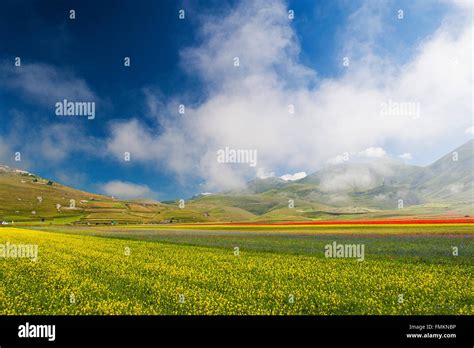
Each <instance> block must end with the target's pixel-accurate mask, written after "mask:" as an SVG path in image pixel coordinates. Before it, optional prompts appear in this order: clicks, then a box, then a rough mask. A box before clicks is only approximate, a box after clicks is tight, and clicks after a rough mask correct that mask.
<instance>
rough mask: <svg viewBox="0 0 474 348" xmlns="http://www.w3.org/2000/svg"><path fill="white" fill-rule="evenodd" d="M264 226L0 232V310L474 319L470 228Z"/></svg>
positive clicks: (473, 247) (59, 228) (55, 228)
mask: <svg viewBox="0 0 474 348" xmlns="http://www.w3.org/2000/svg"><path fill="white" fill-rule="evenodd" d="M260 227H261V228H260ZM260 227H259V229H254V227H251V229H250V230H244V228H243V227H240V228H235V226H232V227H229V226H226V227H225V228H224V227H222V226H212V227H210V226H181V227H180V228H175V229H170V227H169V226H167V227H161V228H159V227H153V228H150V227H140V228H138V227H135V228H112V227H101V228H90V227H89V228H86V227H74V228H73V227H66V226H49V227H44V228H43V229H46V228H47V229H51V231H37V230H36V231H33V230H27V229H17V228H0V243H6V242H9V243H16V244H38V246H39V259H38V261H36V262H33V261H31V260H28V259H21V258H18V259H14V258H0V279H1V280H2V281H1V282H0V314H291V315H292V314H303V315H305V314H316V315H318V314H320V315H334V314H473V313H474V307H473V297H472V288H473V277H472V274H473V266H472V258H473V255H474V243H473V239H472V232H471V230H472V226H371V227H366V226H364V227H360V226H357V227H353V226H347V227H340V226H337V227H327V226H325V227H320V226H318V227H311V228H308V226H305V227H304V228H300V227H291V228H289V227H285V229H280V230H275V229H274V228H273V229H272V228H268V227H267V226H260ZM246 228H247V227H246ZM367 231H368V232H367ZM333 241H336V242H337V243H350V244H354V243H356V244H364V245H365V261H363V262H358V261H357V260H355V259H347V258H346V259H331V258H326V257H324V246H325V245H326V244H330V243H332V242H333ZM452 246H457V247H458V248H459V256H453V255H452ZM235 247H238V248H239V255H238V256H236V255H235V251H236V249H235ZM128 251H129V255H127V254H128ZM400 295H402V297H403V301H401V300H400V298H401V297H400ZM71 299H74V301H71ZM292 299H294V301H292Z"/></svg>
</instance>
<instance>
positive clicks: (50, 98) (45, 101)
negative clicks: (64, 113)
mask: <svg viewBox="0 0 474 348" xmlns="http://www.w3.org/2000/svg"><path fill="white" fill-rule="evenodd" d="M0 85H3V86H5V87H7V88H11V89H14V90H16V91H18V92H20V93H21V94H22V95H24V96H26V97H28V98H30V99H31V100H33V101H34V102H38V103H40V104H42V105H45V106H47V107H51V110H54V104H55V103H56V102H58V101H62V100H63V99H68V100H72V101H96V100H98V98H97V96H96V95H95V94H94V92H92V90H91V89H90V88H89V87H88V85H87V83H86V82H85V81H84V80H83V79H81V78H78V77H77V76H75V75H74V73H72V72H71V71H68V70H64V69H60V68H56V67H54V66H51V65H48V64H42V63H32V64H26V63H25V64H22V65H21V66H20V67H15V66H14V65H13V63H11V62H8V63H7V62H3V63H2V66H1V68H0Z"/></svg>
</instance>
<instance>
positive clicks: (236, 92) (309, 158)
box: [108, 0, 473, 190]
mask: <svg viewBox="0 0 474 348" xmlns="http://www.w3.org/2000/svg"><path fill="white" fill-rule="evenodd" d="M370 4H371V3H370ZM370 4H369V3H367V4H366V5H364V7H366V8H365V9H364V10H363V11H361V12H357V11H356V12H355V13H354V15H353V17H352V18H351V23H350V25H352V26H356V25H357V23H359V22H358V21H357V19H359V20H360V21H364V20H367V17H364V16H365V14H366V13H368V12H369V13H371V11H372V10H371V9H370V8H368V7H370ZM374 6H376V7H377V8H376V9H375V10H374V11H373V12H375V13H381V12H383V9H382V8H381V6H378V5H374ZM382 7H383V6H382ZM367 11H368V12H367ZM361 16H362V18H361ZM448 19H449V18H448ZM448 19H447V20H445V21H443V23H442V24H441V26H440V27H439V28H438V30H436V32H434V33H432V35H430V36H429V37H427V38H425V39H424V40H420V41H419V45H418V47H417V49H416V50H415V55H414V56H413V57H412V58H411V59H410V60H409V61H407V62H406V63H403V64H398V65H397V62H389V63H390V64H388V62H385V61H384V60H383V59H380V58H379V57H377V55H376V53H375V52H374V51H373V45H372V42H373V40H375V39H377V37H378V33H379V31H380V30H381V28H380V23H377V22H376V21H375V22H373V23H371V24H370V26H369V27H368V30H367V31H364V30H365V29H364V28H362V29H364V30H360V31H358V32H361V35H365V36H366V40H365V42H366V43H367V44H366V45H364V47H363V48H362V49H360V50H358V51H357V54H354V55H353V56H351V63H350V64H351V65H350V69H347V70H346V71H345V72H344V73H343V74H342V75H341V76H339V77H335V78H324V79H322V78H319V79H317V76H318V74H317V72H316V71H314V70H311V69H309V68H308V67H306V66H304V65H303V64H301V63H300V62H299V61H298V54H299V51H300V46H299V43H298V40H297V37H296V35H295V32H294V29H293V27H292V24H291V21H289V20H288V17H287V11H286V7H285V4H284V3H283V1H273V0H272V1H270V0H262V1H255V2H246V1H243V2H241V3H239V4H238V5H237V6H236V7H235V8H234V9H233V11H231V12H229V13H228V14H220V15H219V16H216V17H210V18H207V20H206V21H205V24H203V27H202V30H201V39H202V40H201V41H202V44H201V45H199V46H196V47H191V48H188V49H186V50H184V51H183V52H182V64H183V66H185V67H186V68H187V69H188V71H189V72H190V73H191V74H197V75H198V76H199V77H200V78H201V79H202V80H203V81H204V82H205V83H206V86H207V90H206V91H205V92H206V95H207V99H205V100H204V101H203V102H202V103H201V104H199V105H189V106H187V107H186V114H185V115H182V116H183V117H176V109H175V105H176V102H175V101H171V102H169V103H166V105H165V106H163V105H162V104H159V103H154V104H149V107H150V109H156V108H157V107H156V106H157V105H158V106H159V107H160V108H162V110H161V111H162V114H167V113H168V117H163V116H160V118H159V122H160V125H159V127H152V128H148V127H146V126H145V125H144V124H143V123H142V122H141V121H138V120H132V121H128V122H125V123H117V124H115V125H114V126H113V128H112V134H111V137H110V139H109V143H108V150H109V151H110V152H111V153H113V154H114V155H115V156H117V158H122V156H123V151H127V150H128V151H130V150H129V149H132V156H134V154H135V159H136V160H139V161H142V162H143V163H148V162H154V163H157V165H159V166H161V167H164V168H166V169H167V170H169V171H171V172H173V173H176V175H177V176H178V177H185V176H187V175H190V176H200V177H202V178H204V180H205V181H206V185H205V186H206V189H209V190H217V189H226V188H232V187H235V186H238V185H242V184H243V183H244V182H245V181H246V178H249V177H255V175H257V174H258V173H256V171H255V169H252V168H249V167H248V166H247V165H244V166H239V165H227V164H221V163H217V161H216V155H215V154H216V150H217V149H220V148H224V147H225V146H229V147H231V148H237V149H239V148H240V149H249V148H250V149H256V150H258V161H259V166H261V167H262V168H266V171H265V172H270V173H271V172H272V171H276V170H277V169H278V170H285V171H286V172H292V171H295V170H298V169H300V168H305V170H306V171H310V172H312V171H314V170H316V169H319V168H320V167H321V166H322V165H323V164H324V163H325V162H326V161H327V160H328V159H329V158H332V157H334V156H336V155H337V154H341V153H343V152H345V151H348V152H351V153H357V151H360V149H364V148H366V150H364V151H362V153H363V154H366V155H369V156H372V157H373V156H375V157H380V156H383V155H384V154H385V150H383V149H382V148H370V146H373V144H377V145H379V146H384V147H386V144H390V145H391V146H399V147H403V148H410V147H412V148H420V147H429V146H430V145H434V144H437V143H439V142H440V139H443V141H444V142H445V143H449V142H452V143H455V142H456V141H457V140H456V139H457V137H458V136H459V133H462V132H464V129H461V128H460V127H461V126H460V125H463V124H464V125H465V124H468V123H469V122H470V118H471V113H472V110H471V98H472V95H471V91H472V86H473V82H472V74H471V68H472V63H471V61H470V57H471V51H472V42H471V27H472V24H471V21H469V20H466V18H465V17H464V15H463V14H462V13H461V12H460V13H458V14H457V17H455V18H450V19H449V20H448ZM453 23H455V25H453ZM348 33H349V34H350V31H348ZM354 36H356V35H354ZM342 38H343V39H345V40H347V44H343V45H342V47H343V50H348V49H349V50H350V49H351V47H352V49H354V50H355V49H356V47H357V46H355V45H353V44H352V43H351V40H354V39H353V37H350V36H348V37H345V38H344V37H342ZM341 53H343V52H341ZM234 57H239V59H240V67H234V66H233V63H234V61H233V59H234ZM453 57H457V63H456V64H453V63H452V62H453ZM368 61H370V64H367V62H368ZM388 100H391V101H394V102H397V103H418V104H417V105H419V107H420V114H419V117H417V118H416V119H414V118H410V117H403V115H401V116H400V115H397V114H396V113H394V114H393V115H390V114H389V115H388V116H387V115H382V114H381V104H382V103H386V102H387V101H388ZM289 104H293V105H294V106H295V113H294V114H289V113H288V105H289ZM155 111H156V110H155ZM369 149H370V150H369ZM264 174H265V173H264ZM351 180H352V179H350V178H348V181H349V182H350V181H351ZM362 184H364V183H362Z"/></svg>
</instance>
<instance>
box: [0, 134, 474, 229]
mask: <svg viewBox="0 0 474 348" xmlns="http://www.w3.org/2000/svg"><path fill="white" fill-rule="evenodd" d="M473 185H474V140H471V141H469V142H467V143H466V144H464V145H462V146H460V147H458V148H457V149H455V150H453V151H451V152H449V153H448V154H446V155H445V156H443V157H442V158H440V159H439V160H437V161H436V162H434V163H433V164H431V165H429V166H427V167H417V166H411V165H407V164H404V163H402V162H399V161H394V160H387V159H383V160H376V161H371V162H363V163H351V162H346V163H342V164H338V165H332V166H328V167H327V168H323V169H321V170H320V171H317V172H315V173H313V174H311V175H308V176H307V177H305V178H303V179H300V180H296V181H285V180H282V179H280V178H275V177H271V178H267V179H255V180H252V181H250V182H248V183H247V185H246V187H244V188H242V189H240V190H234V191H229V192H221V193H216V194H206V195H198V196H195V197H192V198H191V199H189V200H187V201H186V202H185V206H184V208H180V207H179V204H178V201H176V202H174V201H170V202H156V201H151V200H133V201H126V200H119V199H113V198H112V197H107V196H103V195H97V194H92V193H88V192H84V191H79V190H75V189H73V188H70V187H67V186H63V185H60V184H58V183H53V182H50V181H48V180H47V179H43V178H41V177H39V176H37V175H34V174H31V173H28V172H25V171H21V170H15V169H11V168H9V167H7V166H0V220H6V221H12V220H13V221H17V222H18V221H24V222H38V221H40V222H41V221H42V220H44V223H89V224H100V223H111V222H114V223H173V222H211V221H290V220H291V221H298V220H300V221H310V220H331V219H338V220H340V219H357V218H389V217H399V216H420V217H421V216H440V215H453V216H461V215H462V216H466V215H470V216H473V215H474V187H473ZM71 200H74V206H72V205H71ZM58 204H59V205H60V207H59V208H58V206H57V205H58Z"/></svg>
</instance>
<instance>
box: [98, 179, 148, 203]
mask: <svg viewBox="0 0 474 348" xmlns="http://www.w3.org/2000/svg"><path fill="white" fill-rule="evenodd" d="M100 191H101V192H102V193H104V194H106V195H108V196H114V197H119V198H122V199H132V198H154V197H155V196H156V193H155V192H153V191H152V190H151V189H150V188H149V187H148V186H147V185H140V184H134V183H131V182H125V181H120V180H113V181H109V182H107V183H105V184H102V185H101V186H100Z"/></svg>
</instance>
